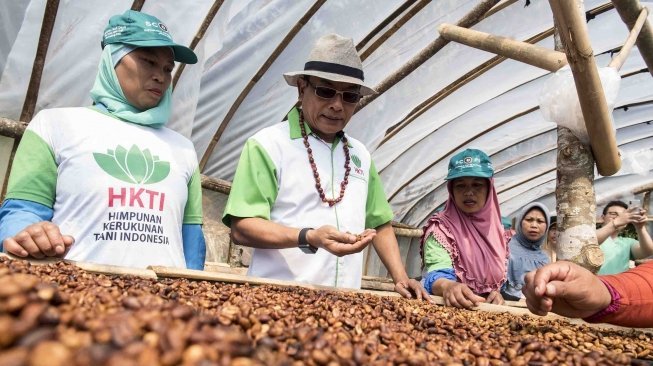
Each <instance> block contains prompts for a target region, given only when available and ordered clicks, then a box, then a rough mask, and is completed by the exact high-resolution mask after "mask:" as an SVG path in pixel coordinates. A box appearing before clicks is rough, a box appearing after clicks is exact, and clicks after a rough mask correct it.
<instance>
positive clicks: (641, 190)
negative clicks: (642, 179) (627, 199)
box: [632, 183, 653, 194]
mask: <svg viewBox="0 0 653 366" xmlns="http://www.w3.org/2000/svg"><path fill="white" fill-rule="evenodd" d="M648 191H653V183H649V184H644V185H641V186H639V187H637V188H635V189H633V191H632V192H633V194H640V193H644V192H648Z"/></svg>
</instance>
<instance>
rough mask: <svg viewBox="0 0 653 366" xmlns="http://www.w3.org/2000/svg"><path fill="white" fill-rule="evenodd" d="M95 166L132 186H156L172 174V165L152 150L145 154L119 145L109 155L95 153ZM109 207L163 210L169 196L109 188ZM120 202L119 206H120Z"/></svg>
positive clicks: (137, 149) (136, 149) (142, 190)
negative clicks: (155, 184)
mask: <svg viewBox="0 0 653 366" xmlns="http://www.w3.org/2000/svg"><path fill="white" fill-rule="evenodd" d="M93 157H94V158H95V162H96V163H97V164H98V165H99V166H100V168H102V170H103V171H104V172H105V173H107V174H109V175H110V176H112V177H114V178H116V179H118V180H121V181H123V182H127V183H132V184H139V185H140V184H143V185H145V184H154V183H158V182H161V181H162V180H164V179H165V178H166V177H167V176H168V174H170V162H168V161H163V160H160V159H159V157H158V156H157V155H152V153H151V152H150V150H149V149H143V150H141V149H140V148H139V147H138V146H136V145H132V146H131V148H130V149H129V150H127V149H126V148H124V147H122V146H120V145H118V146H116V148H115V149H113V150H111V149H108V150H107V153H106V154H103V153H93ZM108 198H109V202H108V206H109V207H114V206H129V207H143V208H146V207H147V208H149V209H158V210H159V211H162V210H163V205H164V201H165V193H163V192H157V191H154V190H150V189H143V188H141V189H135V188H133V187H129V189H127V188H126V187H120V188H114V187H109V192H108ZM116 201H118V202H116Z"/></svg>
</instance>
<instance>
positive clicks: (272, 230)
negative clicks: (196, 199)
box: [231, 217, 376, 256]
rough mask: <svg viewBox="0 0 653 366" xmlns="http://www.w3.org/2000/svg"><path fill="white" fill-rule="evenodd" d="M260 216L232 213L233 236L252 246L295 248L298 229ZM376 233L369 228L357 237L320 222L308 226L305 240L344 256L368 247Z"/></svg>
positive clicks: (236, 240)
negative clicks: (316, 225)
mask: <svg viewBox="0 0 653 366" xmlns="http://www.w3.org/2000/svg"><path fill="white" fill-rule="evenodd" d="M300 230H301V228H293V227H289V226H284V225H280V224H277V223H274V222H272V221H269V220H265V219H261V218H258V217H246V218H238V217H232V220H231V236H232V238H233V241H234V242H235V243H237V244H239V245H245V246H249V247H253V248H265V249H284V248H296V247H297V240H298V237H299V231H300ZM375 236H376V232H375V231H374V230H366V231H365V232H363V233H362V235H361V237H360V238H358V237H357V236H356V235H354V234H350V233H343V232H340V231H338V230H337V229H336V228H335V227H333V226H328V225H326V226H321V227H319V228H316V229H313V230H309V231H308V232H307V233H306V240H307V241H308V243H309V244H311V245H312V246H314V247H316V248H323V249H324V250H327V251H329V252H330V253H332V254H334V255H337V256H343V255H347V254H353V253H358V252H360V251H362V250H363V249H365V247H366V246H367V245H369V244H370V243H371V242H372V239H373V238H374V237H375Z"/></svg>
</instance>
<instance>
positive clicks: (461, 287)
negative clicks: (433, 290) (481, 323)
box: [436, 279, 485, 309]
mask: <svg viewBox="0 0 653 366" xmlns="http://www.w3.org/2000/svg"><path fill="white" fill-rule="evenodd" d="M438 281H446V282H444V283H443V284H442V298H443V299H444V304H445V305H447V306H453V307H456V308H465V309H471V308H473V307H476V306H478V304H479V303H482V302H485V299H484V298H483V297H481V296H478V295H476V294H475V293H474V292H473V291H472V289H470V288H469V287H468V286H467V285H465V284H463V283H460V282H455V281H450V280H444V279H441V280H438ZM436 282H437V281H436Z"/></svg>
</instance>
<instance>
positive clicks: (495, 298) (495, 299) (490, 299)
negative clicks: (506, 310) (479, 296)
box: [485, 290, 506, 305]
mask: <svg viewBox="0 0 653 366" xmlns="http://www.w3.org/2000/svg"><path fill="white" fill-rule="evenodd" d="M485 302H486V303H488V304H495V305H503V304H505V303H506V302H505V300H504V299H503V296H501V293H500V292H499V291H497V290H494V291H490V294H489V295H487V298H486V299H485Z"/></svg>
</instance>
